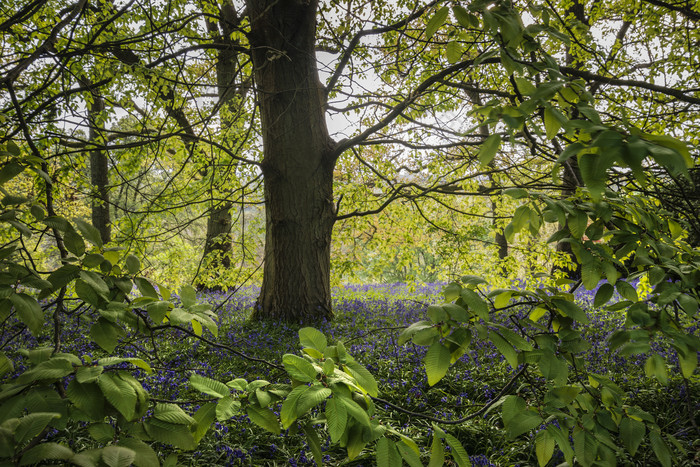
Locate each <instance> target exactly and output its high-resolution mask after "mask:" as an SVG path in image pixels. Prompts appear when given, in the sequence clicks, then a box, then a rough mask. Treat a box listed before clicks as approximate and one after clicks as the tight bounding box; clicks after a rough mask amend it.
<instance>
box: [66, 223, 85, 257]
mask: <svg viewBox="0 0 700 467" xmlns="http://www.w3.org/2000/svg"><path fill="white" fill-rule="evenodd" d="M63 244H64V245H65V247H66V249H67V250H68V251H70V252H71V253H73V254H74V255H75V256H83V254H85V240H83V237H81V236H80V234H78V232H76V231H75V230H74V229H73V228H70V229H68V230H66V231H65V232H64V234H63Z"/></svg>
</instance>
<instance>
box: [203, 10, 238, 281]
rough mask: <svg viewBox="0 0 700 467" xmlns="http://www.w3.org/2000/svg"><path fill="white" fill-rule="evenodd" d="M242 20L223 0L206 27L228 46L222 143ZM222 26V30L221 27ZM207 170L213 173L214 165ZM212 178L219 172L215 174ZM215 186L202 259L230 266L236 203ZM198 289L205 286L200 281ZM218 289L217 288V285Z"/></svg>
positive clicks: (222, 77)
mask: <svg viewBox="0 0 700 467" xmlns="http://www.w3.org/2000/svg"><path fill="white" fill-rule="evenodd" d="M238 23H239V19H238V17H237V15H236V12H235V9H234V8H233V5H232V4H231V2H230V1H228V0H227V1H224V2H223V3H222V5H221V8H220V16H219V23H218V24H217V23H216V22H214V21H207V28H208V29H209V31H210V32H211V33H213V34H214V37H215V39H216V42H218V43H222V44H226V45H228V46H229V47H228V48H226V49H221V50H220V51H219V53H218V56H217V61H216V84H217V93H218V98H219V102H218V106H219V113H220V115H221V120H220V121H221V134H222V136H223V141H222V144H224V145H225V144H226V133H227V131H228V129H229V127H230V126H231V125H232V123H233V122H232V120H233V116H234V114H235V113H236V112H235V110H236V109H235V102H236V100H235V99H234V98H235V97H236V96H237V95H238V93H237V87H236V77H237V68H238V67H237V60H238V54H237V53H236V51H235V49H234V47H233V46H234V44H233V43H232V41H231V29H232V28H233V27H235V26H236V25H237V24H238ZM219 28H220V29H219ZM206 170H208V171H212V172H214V171H215V170H216V169H215V168H214V167H209V168H207V169H206ZM211 175H212V177H215V176H216V174H215V173H212V174H211ZM214 191H216V189H215V186H212V196H211V199H212V201H211V206H210V207H209V217H208V219H207V233H206V237H205V240H204V251H203V252H202V262H205V263H206V267H207V269H208V270H214V269H218V268H226V269H228V268H230V267H231V252H232V249H233V248H232V246H233V240H232V238H231V228H232V226H233V219H232V216H231V210H232V209H233V204H232V203H231V202H230V201H226V200H224V201H217V200H216V198H217V197H218V196H216V195H215V193H214ZM201 282H202V283H200V284H199V285H198V288H200V289H202V288H205V287H206V284H204V283H203V282H204V281H201ZM215 288H218V287H215Z"/></svg>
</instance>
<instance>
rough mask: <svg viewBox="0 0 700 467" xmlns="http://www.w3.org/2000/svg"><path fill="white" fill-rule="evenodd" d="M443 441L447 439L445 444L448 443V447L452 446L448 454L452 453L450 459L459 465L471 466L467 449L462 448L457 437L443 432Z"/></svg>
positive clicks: (460, 466)
mask: <svg viewBox="0 0 700 467" xmlns="http://www.w3.org/2000/svg"><path fill="white" fill-rule="evenodd" d="M445 441H447V444H449V445H450V448H452V449H451V451H450V454H451V455H452V459H454V461H455V462H457V465H458V466H459V467H471V465H472V463H471V461H470V460H469V455H468V454H467V451H465V450H464V447H463V446H462V443H460V442H459V440H458V439H457V438H455V437H454V436H452V435H451V434H449V433H445Z"/></svg>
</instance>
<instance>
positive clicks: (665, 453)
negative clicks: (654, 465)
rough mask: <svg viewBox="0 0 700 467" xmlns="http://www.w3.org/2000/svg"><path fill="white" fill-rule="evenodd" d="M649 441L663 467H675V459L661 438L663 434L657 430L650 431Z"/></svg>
mask: <svg viewBox="0 0 700 467" xmlns="http://www.w3.org/2000/svg"><path fill="white" fill-rule="evenodd" d="M649 441H651V448H652V449H653V450H654V454H656V458H657V459H659V462H661V465H662V466H663V467H671V465H673V458H672V457H671V451H670V450H669V449H668V445H667V444H666V442H665V441H664V439H663V438H662V437H661V434H660V433H659V432H658V431H656V430H651V431H649Z"/></svg>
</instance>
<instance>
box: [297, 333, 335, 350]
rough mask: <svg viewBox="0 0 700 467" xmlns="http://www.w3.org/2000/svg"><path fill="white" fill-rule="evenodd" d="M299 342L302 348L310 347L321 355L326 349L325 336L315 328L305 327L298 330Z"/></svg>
mask: <svg viewBox="0 0 700 467" xmlns="http://www.w3.org/2000/svg"><path fill="white" fill-rule="evenodd" d="M299 341H300V342H301V345H302V346H304V347H311V348H312V349H316V350H318V351H319V352H321V353H323V352H324V351H325V350H326V347H328V341H327V340H326V336H324V335H323V333H322V332H321V331H319V330H318V329H316V328H311V327H306V328H301V329H299Z"/></svg>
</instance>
